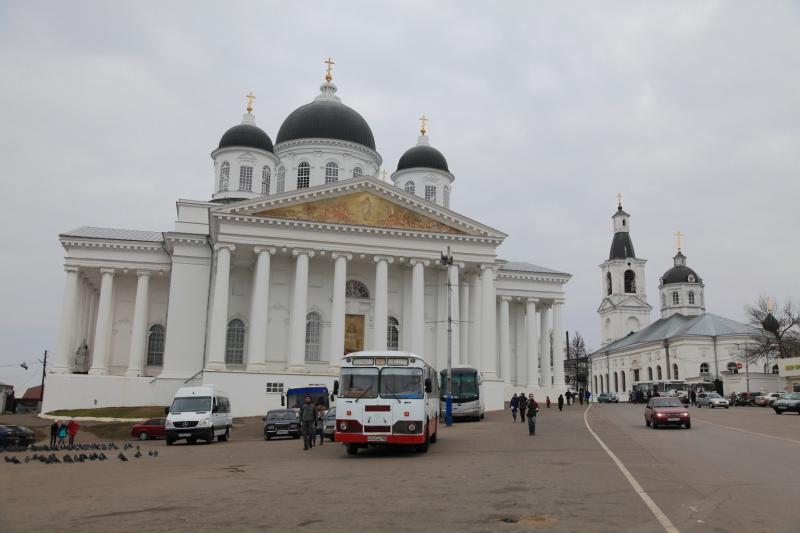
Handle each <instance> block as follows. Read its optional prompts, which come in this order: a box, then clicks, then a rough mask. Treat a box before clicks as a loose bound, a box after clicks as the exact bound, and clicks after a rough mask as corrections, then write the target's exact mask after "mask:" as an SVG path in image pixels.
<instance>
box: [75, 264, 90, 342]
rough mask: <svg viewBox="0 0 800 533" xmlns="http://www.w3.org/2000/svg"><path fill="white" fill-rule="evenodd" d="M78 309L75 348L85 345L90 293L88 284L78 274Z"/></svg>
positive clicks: (76, 311)
mask: <svg viewBox="0 0 800 533" xmlns="http://www.w3.org/2000/svg"><path fill="white" fill-rule="evenodd" d="M77 300H78V308H77V309H76V310H75V315H76V318H75V346H77V347H79V346H81V345H82V344H83V339H84V337H85V335H86V334H85V333H84V332H85V331H86V321H87V317H86V310H87V309H88V307H89V291H88V290H87V288H86V282H85V281H84V280H83V279H82V277H81V275H80V274H78V298H77Z"/></svg>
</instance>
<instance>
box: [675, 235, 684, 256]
mask: <svg viewBox="0 0 800 533" xmlns="http://www.w3.org/2000/svg"><path fill="white" fill-rule="evenodd" d="M685 236H686V234H685V233H681V232H680V231H678V232H677V233H675V237H676V238H677V239H678V251H679V252H680V251H681V237H685Z"/></svg>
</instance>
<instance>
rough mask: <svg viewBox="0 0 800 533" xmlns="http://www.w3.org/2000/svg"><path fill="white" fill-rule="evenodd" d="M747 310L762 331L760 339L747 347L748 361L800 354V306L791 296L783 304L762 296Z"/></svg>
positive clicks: (749, 318) (758, 337)
mask: <svg viewBox="0 0 800 533" xmlns="http://www.w3.org/2000/svg"><path fill="white" fill-rule="evenodd" d="M745 311H746V313H747V317H748V323H749V324H750V325H751V326H753V327H756V328H758V329H759V330H761V334H760V335H758V336H756V337H755V338H756V341H757V342H756V343H755V344H754V345H748V347H747V349H746V358H747V360H752V359H761V358H764V359H778V358H785V357H800V306H798V305H796V304H795V303H793V302H792V301H791V300H789V299H787V300H786V302H784V304H783V305H782V306H779V305H777V304H776V305H773V303H772V301H771V300H770V299H769V298H767V297H766V296H760V297H759V298H758V301H757V302H756V303H755V304H753V305H747V306H745Z"/></svg>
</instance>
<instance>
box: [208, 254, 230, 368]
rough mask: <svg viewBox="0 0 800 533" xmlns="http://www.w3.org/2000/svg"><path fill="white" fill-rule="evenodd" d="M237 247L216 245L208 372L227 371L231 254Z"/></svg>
mask: <svg viewBox="0 0 800 533" xmlns="http://www.w3.org/2000/svg"><path fill="white" fill-rule="evenodd" d="M235 249H236V246H234V245H233V244H230V243H221V242H218V243H217V244H215V245H214V251H215V252H216V255H217V270H216V272H215V273H214V294H213V298H214V300H213V304H212V307H211V320H209V329H210V331H209V340H208V358H207V360H206V361H207V362H206V368H207V369H208V370H225V338H226V336H227V334H228V294H229V293H230V278H231V253H232V252H233V251H234V250H235Z"/></svg>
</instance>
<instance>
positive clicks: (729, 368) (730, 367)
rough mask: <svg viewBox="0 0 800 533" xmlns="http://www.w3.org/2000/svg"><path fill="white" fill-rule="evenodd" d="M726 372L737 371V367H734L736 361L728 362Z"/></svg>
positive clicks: (735, 372) (734, 372)
mask: <svg viewBox="0 0 800 533" xmlns="http://www.w3.org/2000/svg"><path fill="white" fill-rule="evenodd" d="M728 372H730V373H731V374H738V373H739V369H738V368H737V367H736V363H734V362H733V361H731V362H730V363H728Z"/></svg>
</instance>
